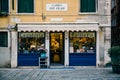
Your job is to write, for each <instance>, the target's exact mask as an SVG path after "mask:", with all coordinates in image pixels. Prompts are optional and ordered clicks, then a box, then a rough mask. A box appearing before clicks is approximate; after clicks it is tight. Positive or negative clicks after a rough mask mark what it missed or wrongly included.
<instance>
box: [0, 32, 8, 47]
mask: <svg viewBox="0 0 120 80" xmlns="http://www.w3.org/2000/svg"><path fill="white" fill-rule="evenodd" d="M7 46H8V34H7V32H0V47H7Z"/></svg>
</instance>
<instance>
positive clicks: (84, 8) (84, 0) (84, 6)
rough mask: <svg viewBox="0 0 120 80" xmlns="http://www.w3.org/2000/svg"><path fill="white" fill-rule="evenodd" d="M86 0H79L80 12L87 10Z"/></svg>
mask: <svg viewBox="0 0 120 80" xmlns="http://www.w3.org/2000/svg"><path fill="white" fill-rule="evenodd" d="M87 1H88V0H81V12H86V11H87V7H88V6H87Z"/></svg>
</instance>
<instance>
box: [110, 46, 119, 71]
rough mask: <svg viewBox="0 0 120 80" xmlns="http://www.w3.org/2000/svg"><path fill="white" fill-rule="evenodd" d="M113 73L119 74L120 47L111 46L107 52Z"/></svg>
mask: <svg viewBox="0 0 120 80" xmlns="http://www.w3.org/2000/svg"><path fill="white" fill-rule="evenodd" d="M108 55H109V56H110V58H111V64H112V69H113V72H114V73H120V46H113V47H111V48H110V49H109V50H108Z"/></svg>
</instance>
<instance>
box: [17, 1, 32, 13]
mask: <svg viewBox="0 0 120 80" xmlns="http://www.w3.org/2000/svg"><path fill="white" fill-rule="evenodd" d="M18 13H34V0H18Z"/></svg>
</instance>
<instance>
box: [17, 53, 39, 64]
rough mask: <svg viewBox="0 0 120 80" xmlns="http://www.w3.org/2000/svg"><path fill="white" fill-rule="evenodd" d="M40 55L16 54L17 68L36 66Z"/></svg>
mask: <svg viewBox="0 0 120 80" xmlns="http://www.w3.org/2000/svg"><path fill="white" fill-rule="evenodd" d="M39 56H40V54H33V53H32V54H18V66H38V65H39V63H38V61H39V60H38V58H39Z"/></svg>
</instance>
